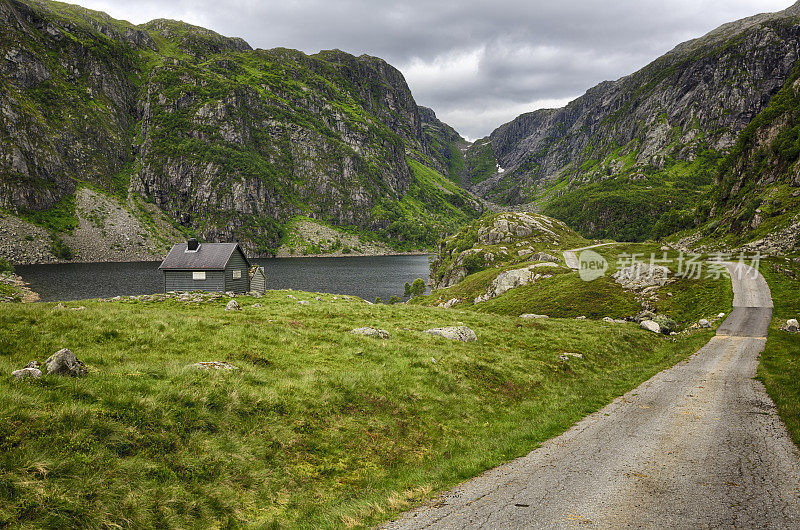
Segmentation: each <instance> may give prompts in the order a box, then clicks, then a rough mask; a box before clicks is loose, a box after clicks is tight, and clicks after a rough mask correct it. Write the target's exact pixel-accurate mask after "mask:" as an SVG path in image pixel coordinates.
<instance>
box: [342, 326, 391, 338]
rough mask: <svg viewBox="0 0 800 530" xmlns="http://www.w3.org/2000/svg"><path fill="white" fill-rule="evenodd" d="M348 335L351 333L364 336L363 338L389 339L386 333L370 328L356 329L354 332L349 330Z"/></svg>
mask: <svg viewBox="0 0 800 530" xmlns="http://www.w3.org/2000/svg"><path fill="white" fill-rule="evenodd" d="M350 333H352V334H353V335H364V336H365V337H377V338H379V339H384V340H385V339H388V338H389V332H388V331H386V330H383V329H377V328H370V327H365V328H356V329H354V330H351V331H350Z"/></svg>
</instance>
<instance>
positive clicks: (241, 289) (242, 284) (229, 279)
mask: <svg viewBox="0 0 800 530" xmlns="http://www.w3.org/2000/svg"><path fill="white" fill-rule="evenodd" d="M235 270H239V271H241V272H242V277H241V278H239V279H238V280H234V279H233V271H235ZM249 272H250V267H249V266H248V265H247V262H246V261H245V260H244V257H242V254H241V253H240V252H239V251H236V252H234V253H233V254H231V259H229V260H228V264H227V265H226V267H225V290H226V291H233V292H234V293H246V292H248V291H249V290H250V274H249Z"/></svg>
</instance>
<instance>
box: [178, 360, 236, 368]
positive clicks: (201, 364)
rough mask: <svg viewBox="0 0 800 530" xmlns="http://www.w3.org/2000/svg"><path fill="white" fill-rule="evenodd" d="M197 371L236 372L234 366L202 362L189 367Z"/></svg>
mask: <svg viewBox="0 0 800 530" xmlns="http://www.w3.org/2000/svg"><path fill="white" fill-rule="evenodd" d="M189 366H191V367H192V368H197V369H198V370H238V369H239V368H237V367H236V366H234V365H232V364H230V363H225V362H221V361H203V362H199V363H194V364H191V365H189Z"/></svg>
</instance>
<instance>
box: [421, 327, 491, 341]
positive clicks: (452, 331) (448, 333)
mask: <svg viewBox="0 0 800 530" xmlns="http://www.w3.org/2000/svg"><path fill="white" fill-rule="evenodd" d="M425 333H430V334H431V335H437V336H439V337H444V338H445V339H450V340H460V341H461V342H471V341H474V340H478V336H477V335H475V332H474V331H472V330H471V329H469V328H468V327H467V326H447V327H444V328H432V329H426V330H425Z"/></svg>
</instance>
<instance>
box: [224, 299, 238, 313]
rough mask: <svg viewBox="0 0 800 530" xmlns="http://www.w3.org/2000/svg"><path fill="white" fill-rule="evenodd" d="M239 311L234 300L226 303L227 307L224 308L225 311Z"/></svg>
mask: <svg viewBox="0 0 800 530" xmlns="http://www.w3.org/2000/svg"><path fill="white" fill-rule="evenodd" d="M241 310H242V307H241V306H240V305H239V302H237V301H236V300H231V301H230V302H228V305H226V306H225V311H241Z"/></svg>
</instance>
